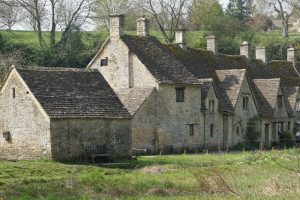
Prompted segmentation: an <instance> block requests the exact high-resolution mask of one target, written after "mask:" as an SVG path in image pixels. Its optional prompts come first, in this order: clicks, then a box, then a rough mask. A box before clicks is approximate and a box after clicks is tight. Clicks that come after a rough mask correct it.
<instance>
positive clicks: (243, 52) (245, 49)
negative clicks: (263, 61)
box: [240, 41, 250, 58]
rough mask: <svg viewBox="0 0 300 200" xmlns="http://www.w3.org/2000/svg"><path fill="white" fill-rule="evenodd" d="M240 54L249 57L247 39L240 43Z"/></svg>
mask: <svg viewBox="0 0 300 200" xmlns="http://www.w3.org/2000/svg"><path fill="white" fill-rule="evenodd" d="M240 55H241V56H246V58H250V44H249V42H247V41H244V42H242V44H241V45H240Z"/></svg>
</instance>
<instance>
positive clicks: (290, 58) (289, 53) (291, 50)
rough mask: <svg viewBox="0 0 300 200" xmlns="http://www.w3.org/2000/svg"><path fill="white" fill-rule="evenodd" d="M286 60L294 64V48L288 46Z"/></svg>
mask: <svg viewBox="0 0 300 200" xmlns="http://www.w3.org/2000/svg"><path fill="white" fill-rule="evenodd" d="M287 61H288V62H292V63H293V65H295V64H296V51H295V49H294V48H288V50H287Z"/></svg>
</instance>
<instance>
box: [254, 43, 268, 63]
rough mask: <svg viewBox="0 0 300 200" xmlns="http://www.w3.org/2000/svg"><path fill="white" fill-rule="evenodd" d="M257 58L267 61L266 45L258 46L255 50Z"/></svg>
mask: <svg viewBox="0 0 300 200" xmlns="http://www.w3.org/2000/svg"><path fill="white" fill-rule="evenodd" d="M255 54H256V59H258V60H262V61H263V62H264V63H266V62H267V57H266V48H265V47H264V46H257V47H256V50H255Z"/></svg>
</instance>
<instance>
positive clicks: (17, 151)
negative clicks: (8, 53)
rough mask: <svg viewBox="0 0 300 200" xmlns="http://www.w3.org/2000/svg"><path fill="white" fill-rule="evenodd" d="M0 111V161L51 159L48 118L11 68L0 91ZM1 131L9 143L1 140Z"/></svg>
mask: <svg viewBox="0 0 300 200" xmlns="http://www.w3.org/2000/svg"><path fill="white" fill-rule="evenodd" d="M13 88H14V89H15V98H13ZM0 110H1V112H0V134H1V135H0V159H9V160H21V159H34V158H40V157H50V156H51V144H50V143H51V141H50V119H49V118H48V116H47V115H46V113H45V112H44V110H43V109H42V108H41V107H40V105H39V103H38V102H37V100H36V99H35V98H34V96H33V95H32V93H31V92H30V91H29V89H28V88H27V87H26V85H25V84H24V82H23V80H22V79H21V78H20V76H19V74H18V73H17V72H16V70H14V69H13V71H12V72H11V73H10V75H9V77H8V79H7V81H6V82H5V84H4V86H3V88H2V90H1V96H0ZM4 132H10V134H11V140H9V141H6V140H5V139H4V138H3V133H4Z"/></svg>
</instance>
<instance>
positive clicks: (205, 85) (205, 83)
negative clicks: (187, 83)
mask: <svg viewBox="0 0 300 200" xmlns="http://www.w3.org/2000/svg"><path fill="white" fill-rule="evenodd" d="M199 81H200V84H201V85H200V88H201V111H205V110H207V109H206V107H205V99H206V98H207V95H208V91H209V88H210V87H211V86H212V85H213V79H212V78H208V79H199Z"/></svg>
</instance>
